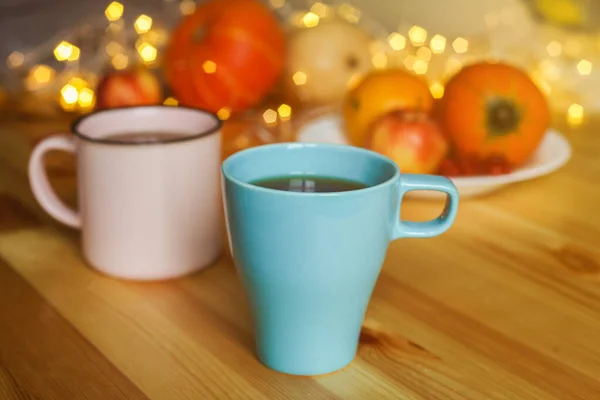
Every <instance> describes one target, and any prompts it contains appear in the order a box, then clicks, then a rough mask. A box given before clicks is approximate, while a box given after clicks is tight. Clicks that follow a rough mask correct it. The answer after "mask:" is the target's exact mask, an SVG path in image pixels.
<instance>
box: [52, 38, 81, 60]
mask: <svg viewBox="0 0 600 400" xmlns="http://www.w3.org/2000/svg"><path fill="white" fill-rule="evenodd" d="M75 48H76V47H75V46H73V45H72V44H71V43H69V42H65V41H64V40H63V41H62V42H60V43H59V44H58V46H56V48H55V49H54V57H56V59H57V60H58V61H66V60H69V59H70V58H71V56H72V55H73V50H74V49H75ZM77 58H79V48H77V57H76V58H75V59H77Z"/></svg>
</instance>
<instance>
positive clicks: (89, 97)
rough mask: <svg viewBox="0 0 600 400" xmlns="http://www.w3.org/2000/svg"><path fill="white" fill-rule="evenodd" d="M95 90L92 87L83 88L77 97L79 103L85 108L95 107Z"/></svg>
mask: <svg viewBox="0 0 600 400" xmlns="http://www.w3.org/2000/svg"><path fill="white" fill-rule="evenodd" d="M94 100H95V99H94V91H93V90H92V89H90V88H87V87H86V88H82V89H81V90H80V91H79V96H78V98H77V104H78V105H79V107H81V108H82V109H83V110H87V109H90V108H93V107H94Z"/></svg>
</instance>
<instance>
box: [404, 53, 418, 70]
mask: <svg viewBox="0 0 600 400" xmlns="http://www.w3.org/2000/svg"><path fill="white" fill-rule="evenodd" d="M415 61H417V58H416V57H415V56H413V55H411V54H409V55H407V56H406V58H405V59H404V66H405V67H406V69H407V70H409V71H412V69H413V67H414V65H415Z"/></svg>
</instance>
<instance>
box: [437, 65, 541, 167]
mask: <svg viewBox="0 0 600 400" xmlns="http://www.w3.org/2000/svg"><path fill="white" fill-rule="evenodd" d="M440 119H441V122H442V124H443V126H444V127H445V130H446V133H447V135H448V136H449V138H450V141H451V142H452V144H453V145H454V148H455V150H456V152H457V153H458V155H459V156H468V155H475V156H478V157H481V158H485V157H489V156H491V155H494V154H500V155H502V156H504V157H505V158H506V159H507V160H508V161H509V163H510V164H512V165H521V164H523V163H524V162H525V161H527V160H528V159H529V158H530V157H531V156H532V154H533V153H534V152H535V150H536V149H537V147H538V146H539V144H540V142H541V141H542V138H543V137H544V134H545V132H546V130H547V129H548V126H549V125H550V109H549V107H548V103H547V101H546V98H545V96H544V94H543V93H542V92H541V91H540V89H539V88H538V87H537V86H536V85H535V83H534V82H533V81H532V80H531V79H530V78H529V76H528V75H527V73H525V72H524V71H522V70H521V69H519V68H516V67H514V66H511V65H508V64H502V63H488V62H479V63H476V64H472V65H469V66H466V67H464V68H463V69H462V70H461V71H460V72H458V73H457V74H456V75H454V77H452V78H451V79H450V81H449V82H448V83H447V84H446V89H445V91H444V97H443V98H442V101H441V107H440Z"/></svg>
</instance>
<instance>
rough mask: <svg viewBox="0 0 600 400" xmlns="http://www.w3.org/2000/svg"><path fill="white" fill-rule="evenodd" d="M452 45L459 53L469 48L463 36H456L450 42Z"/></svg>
mask: <svg viewBox="0 0 600 400" xmlns="http://www.w3.org/2000/svg"><path fill="white" fill-rule="evenodd" d="M452 47H453V48H454V51H455V52H457V53H459V54H461V53H466V52H467V50H468V49H469V41H468V40H467V39H465V38H461V37H457V38H456V39H454V42H452Z"/></svg>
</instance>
